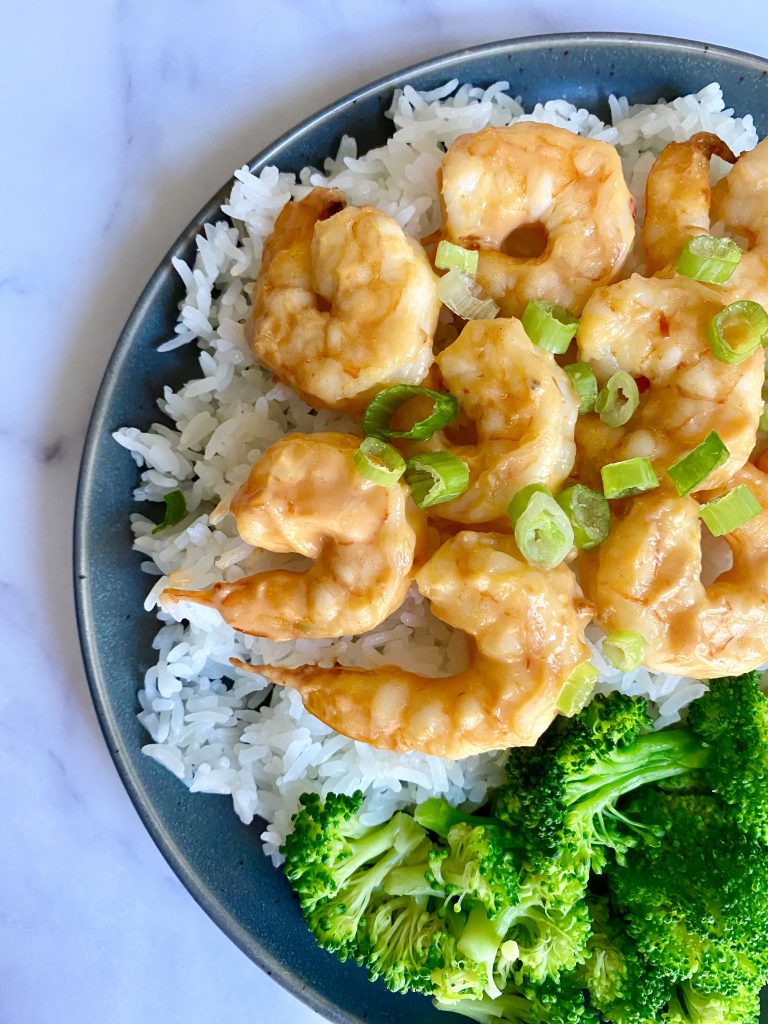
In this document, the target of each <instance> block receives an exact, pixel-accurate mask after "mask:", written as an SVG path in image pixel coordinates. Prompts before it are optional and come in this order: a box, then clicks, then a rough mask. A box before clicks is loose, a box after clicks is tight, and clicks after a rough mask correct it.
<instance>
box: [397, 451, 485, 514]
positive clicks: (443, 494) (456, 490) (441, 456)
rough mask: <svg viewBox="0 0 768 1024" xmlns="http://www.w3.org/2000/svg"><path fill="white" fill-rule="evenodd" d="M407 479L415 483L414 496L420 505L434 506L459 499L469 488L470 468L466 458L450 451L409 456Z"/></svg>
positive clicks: (413, 487)
mask: <svg viewBox="0 0 768 1024" xmlns="http://www.w3.org/2000/svg"><path fill="white" fill-rule="evenodd" d="M405 479H406V480H407V482H408V483H409V484H410V485H411V497H412V498H413V500H414V501H415V502H416V504H417V505H418V506H419V508H431V507H432V505H439V504H441V503H442V502H444V501H451V500H452V499H453V498H458V496H459V495H460V494H463V493H464V491H466V489H467V487H468V486H469V469H468V467H467V464H466V462H464V461H463V459H459V458H457V457H456V456H455V455H451V454H450V452H433V453H430V454H429V455H414V457H413V458H412V459H409V460H408V465H407V466H406V469H405Z"/></svg>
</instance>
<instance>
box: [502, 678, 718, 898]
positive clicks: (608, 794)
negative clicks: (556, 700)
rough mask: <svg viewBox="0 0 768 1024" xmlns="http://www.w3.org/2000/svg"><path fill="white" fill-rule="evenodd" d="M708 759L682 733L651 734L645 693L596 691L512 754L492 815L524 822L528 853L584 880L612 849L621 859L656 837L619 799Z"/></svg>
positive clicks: (697, 744) (510, 820)
mask: <svg viewBox="0 0 768 1024" xmlns="http://www.w3.org/2000/svg"><path fill="white" fill-rule="evenodd" d="M706 757H707V755H706V753H705V752H704V750H703V749H702V745H701V743H700V742H699V740H698V739H696V737H694V736H692V735H691V734H690V733H689V732H687V731H685V730H669V731H665V732H659V733H654V732H651V720H650V718H649V717H648V707H647V704H646V702H645V700H644V699H643V698H641V697H627V696H625V695H624V694H621V693H611V694H609V695H607V696H602V695H601V696H597V697H595V699H594V700H593V701H592V703H591V704H589V705H588V706H587V707H586V708H585V709H584V710H583V711H581V712H580V713H579V714H578V715H576V716H575V717H574V718H570V719H568V718H559V719H557V720H556V721H555V723H554V724H553V725H552V726H551V727H550V728H549V729H548V730H547V732H546V733H545V734H544V736H543V737H542V739H541V740H540V741H539V743H538V744H537V746H536V747H533V748H519V749H517V750H513V751H512V752H511V754H510V758H509V761H508V763H507V774H508V782H507V784H506V785H505V786H503V787H502V788H501V789H500V790H499V792H498V793H497V795H496V801H495V809H496V813H497V814H498V816H499V818H500V819H501V820H502V821H506V822H508V823H509V824H510V826H512V825H514V824H515V823H520V822H523V823H524V826H525V829H526V835H527V836H528V837H529V843H530V844H531V849H532V851H534V852H535V851H539V853H540V854H543V855H544V856H545V857H551V858H556V859H557V860H558V861H559V862H560V864H561V868H562V870H565V871H567V872H573V873H575V875H576V876H577V878H580V879H582V880H583V882H584V884H586V879H587V877H588V875H589V871H590V869H591V870H592V871H598V872H599V871H600V870H602V868H603V866H604V864H605V861H606V856H607V853H608V851H609V850H613V851H614V852H615V853H617V854H618V855H619V856H622V855H623V853H624V852H625V851H626V850H627V849H628V848H629V847H630V846H632V845H634V843H635V842H636V841H637V840H638V838H639V837H640V836H642V835H643V833H645V834H646V836H647V837H648V838H653V837H652V835H650V834H649V833H648V828H647V826H646V825H644V824H643V823H642V822H640V821H633V820H631V819H629V818H627V816H626V815H625V814H624V813H622V811H621V810H619V808H618V806H617V804H618V801H619V798H620V797H621V796H623V795H624V794H625V793H628V792H630V791H631V790H633V789H636V788H637V787H639V786H643V785H646V784H648V783H650V782H655V781H658V780H659V779H663V778H668V777H670V776H674V775H679V774H683V773H687V772H690V771H692V770H694V769H696V768H699V767H700V766H701V765H702V764H703V763H704V762H705V761H706Z"/></svg>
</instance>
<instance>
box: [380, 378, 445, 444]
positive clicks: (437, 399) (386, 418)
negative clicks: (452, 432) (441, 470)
mask: <svg viewBox="0 0 768 1024" xmlns="http://www.w3.org/2000/svg"><path fill="white" fill-rule="evenodd" d="M417 396H419V397H422V398H429V399H431V401H432V407H433V410H434V411H433V412H432V413H431V415H429V416H427V418H426V419H425V420H419V421H418V422H417V423H414V424H413V426H412V427H409V428H408V430H392V428H391V427H390V426H389V424H390V422H391V420H392V417H393V416H394V415H395V413H396V412H397V410H398V409H399V408H400V406H401V405H403V404H404V403H405V402H407V401H409V400H410V399H411V398H415V397H417ZM458 414H459V403H458V402H457V401H456V399H455V398H454V397H453V395H449V394H448V393H447V392H445V391H430V389H429V388H421V387H419V386H418V385H416V384H395V385H393V386H392V387H390V388H384V390H383V391H380V392H379V393H378V395H376V396H375V397H374V398H373V399H372V400H371V402H370V404H369V405H368V408H367V409H366V410H365V412H364V413H363V433H364V434H365V435H366V437H379V438H382V439H384V438H387V437H399V438H403V439H404V440H408V441H426V440H428V439H429V438H430V437H432V435H433V434H434V432H435V431H436V430H440V429H441V428H442V427H444V426H446V425H447V424H448V423H450V422H451V420H455V419H456V417H457V416H458Z"/></svg>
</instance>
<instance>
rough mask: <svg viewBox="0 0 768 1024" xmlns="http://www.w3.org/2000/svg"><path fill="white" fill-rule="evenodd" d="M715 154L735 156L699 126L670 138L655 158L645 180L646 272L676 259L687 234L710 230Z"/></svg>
mask: <svg viewBox="0 0 768 1024" xmlns="http://www.w3.org/2000/svg"><path fill="white" fill-rule="evenodd" d="M713 156H719V157H720V158H721V159H722V160H727V161H728V162H729V163H733V162H734V161H735V159H736V157H735V156H734V155H733V153H732V152H731V151H730V149H729V148H728V146H726V144H725V143H724V142H723V141H722V140H721V139H719V138H718V137H717V135H712V134H711V132H699V133H698V134H696V135H693V136H692V137H691V138H690V139H688V141H687V142H670V144H669V145H668V146H665V147H664V149H663V150H662V151H661V153H660V154H659V156H658V157H657V158H656V160H655V162H654V164H653V167H652V168H651V172H650V174H649V175H648V181H647V182H646V186H645V221H644V223H643V246H644V248H645V264H646V272H647V273H648V274H655V273H656V272H657V271H659V270H661V269H662V268H663V267H666V266H668V265H669V264H670V263H672V262H673V261H674V260H676V259H677V257H678V255H679V254H680V250H681V249H682V248H683V246H684V245H685V243H686V242H687V241H688V239H689V238H691V237H693V236H694V235H702V234H706V233H707V232H708V231H709V213H710V203H711V199H712V190H711V188H710V185H709V161H710V160H711V158H712V157H713Z"/></svg>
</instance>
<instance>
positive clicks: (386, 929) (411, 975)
mask: <svg viewBox="0 0 768 1024" xmlns="http://www.w3.org/2000/svg"><path fill="white" fill-rule="evenodd" d="M447 941H448V934H447V932H446V930H445V925H444V923H443V921H441V920H440V918H439V917H437V915H436V914H431V913H429V912H428V911H427V910H426V909H425V907H424V906H423V905H422V903H421V902H420V901H419V900H412V899H409V898H408V897H404V896H401V897H395V898H389V897H378V898H374V899H373V900H372V902H371V905H370V906H369V908H368V910H367V911H366V914H365V917H364V918H363V921H362V926H361V929H360V932H359V934H358V941H357V950H356V954H355V959H356V960H357V961H358V963H360V964H362V965H363V966H365V967H367V969H368V973H369V975H370V978H371V981H375V980H376V979H377V978H381V979H382V981H383V982H384V984H385V985H386V986H387V988H388V989H391V991H392V992H409V991H413V992H425V993H428V994H431V993H432V991H433V989H434V984H433V981H432V975H433V974H434V972H435V971H436V970H438V969H439V968H440V967H442V966H443V963H444V955H445V953H444V950H445V946H446V943H447Z"/></svg>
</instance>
